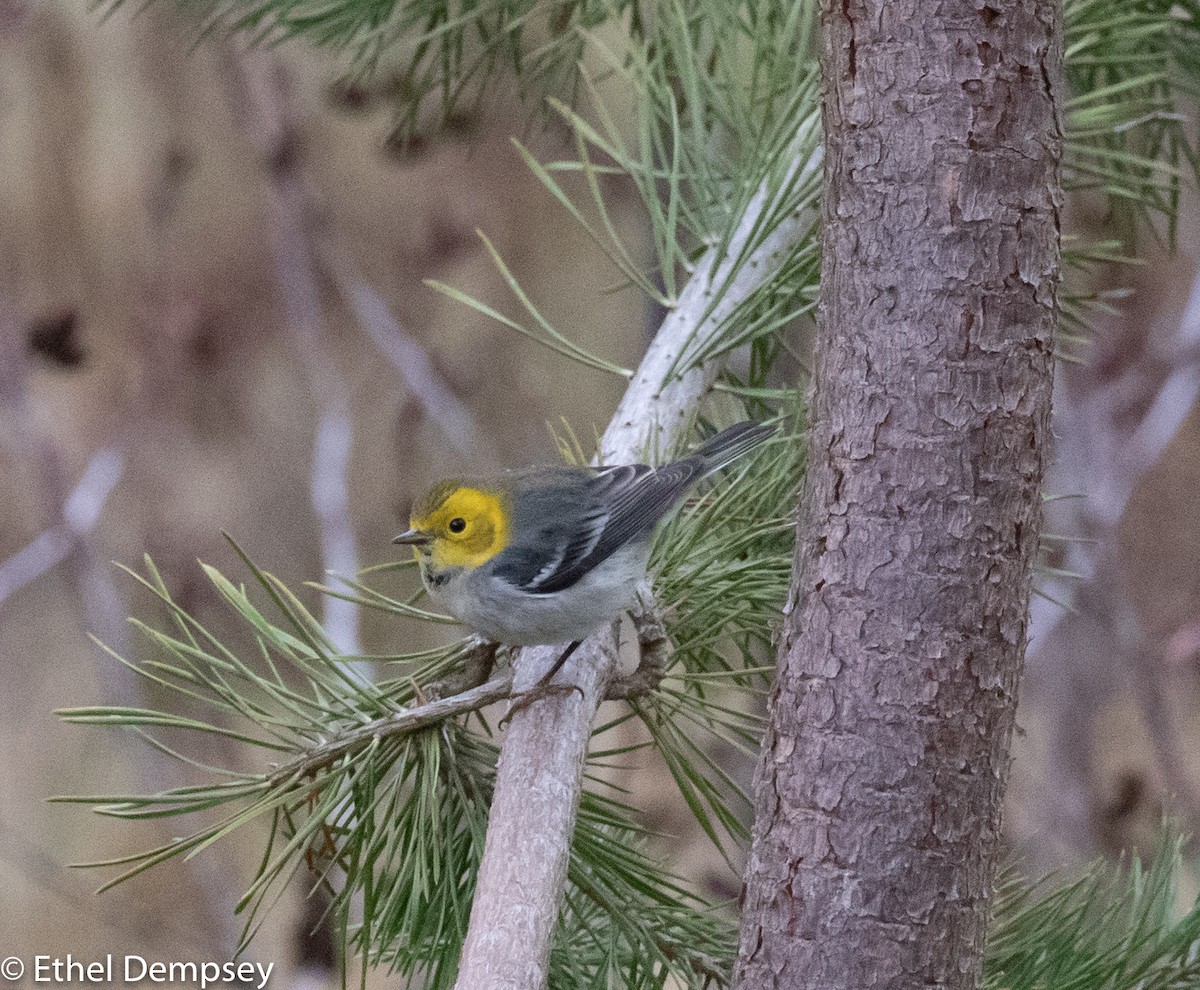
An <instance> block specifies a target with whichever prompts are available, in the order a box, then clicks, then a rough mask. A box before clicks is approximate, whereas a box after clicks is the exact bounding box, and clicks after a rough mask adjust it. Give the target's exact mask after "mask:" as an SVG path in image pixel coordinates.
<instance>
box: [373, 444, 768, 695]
mask: <svg viewBox="0 0 1200 990" xmlns="http://www.w3.org/2000/svg"><path fill="white" fill-rule="evenodd" d="M773 432H774V427H773V426H763V425H759V424H756V423H751V422H745V423H738V424H737V425H736V426H731V427H729V429H727V430H724V431H723V432H721V433H718V434H717V435H716V436H714V437H712V438H711V439H709V440H708V441H707V442H705V443H703V444H702V445H701V446H700V447H699V448H697V449H696V451H695V452H694V453H692V454H691V455H690V456H688V457H685V458H683V459H681V460H678V461H674V462H672V463H670V464H666V465H663V466H662V467H657V468H656V467H650V466H649V465H646V464H623V465H620V466H616V467H604V468H598V469H592V468H578V467H567V466H559V467H534V468H525V469H523V470H517V471H509V472H507V473H505V474H501V475H499V476H497V477H493V478H479V479H470V480H468V479H454V480H450V481H443V482H441V483H440V484H438V485H435V486H434V487H433V488H431V489H430V490H429V491H428V492H426V493H425V494H424V495H423V496H422V497H421V498H419V499H418V500H417V501H416V503H414V505H413V509H412V514H411V517H410V519H409V525H410V527H411V528H409V529H407V530H406V531H405V532H403V533H401V534H400V535H399V536H397V537H396V538H395V539H394V540H393V541H392V542H393V543H401V544H408V545H410V546H412V548H413V553H414V555H415V557H416V559H417V561H418V562H419V563H420V565H421V578H422V580H423V581H424V583H425V587H426V588H427V589H428V591H429V594H430V595H431V596H432V597H433V598H434V599H435V600H437V601H438V602H440V603H441V604H442V605H443V606H444V607H445V608H446V609H447V610H448V611H449V612H450V613H451V614H452V615H454V616H455V617H456V618H458V619H459V620H461V621H462V622H463V623H464V624H465V625H467V626H468V627H469V628H471V629H472V630H474V631H475V632H477V633H479V634H481V635H482V636H485V637H487V638H488V639H491V640H495V641H496V642H498V643H507V644H510V645H513V646H530V645H534V644H539V643H567V642H570V643H572V647H571V648H572V649H573V647H574V645H575V644H577V643H578V642H579V641H580V640H582V639H584V638H586V637H587V636H588V634H589V633H592V632H594V631H595V630H596V629H599V628H600V627H601V626H603V625H605V624H606V623H609V622H611V621H613V620H614V619H617V618H619V617H620V615H621V613H622V612H623V611H624V610H625V609H627V608H629V607H630V606H631V605H633V603H634V598H635V595H636V589H637V585H638V583H639V582H640V581H641V579H642V578H643V576H644V575H645V573H646V564H647V561H648V558H649V555H650V534H651V533H652V531H653V530H654V526H655V524H656V523H657V522H658V521H659V520H660V519H661V518H662V517H663V516H664V515H666V513H667V512H668V511H670V509H671V508H672V506H674V505H675V503H676V502H677V501H678V500H679V498H680V496H681V495H683V493H684V492H685V491H686V490H687V489H688V488H689V487H690V486H691V485H692V484H694V483H695V482H696V481H698V480H699V479H701V478H703V477H705V476H706V475H708V474H711V473H712V472H713V471H716V470H717V469H719V468H721V467H723V466H724V465H726V464H728V463H729V462H730V461H732V460H733V459H734V458H737V457H741V456H742V455H743V454H745V453H746V452H747V451H749V450H751V449H752V448H754V447H756V446H757V445H758V444H760V443H761V442H762V441H763V440H765V439H766V438H767V437H768V436H770V435H771V434H772V433H773ZM566 656H567V654H564V655H563V657H562V658H561V659H560V661H559V663H558V664H556V665H555V669H557V668H558V667H559V666H561V663H562V660H565V659H566ZM552 673H553V671H551V674H552ZM548 676H549V675H548Z"/></svg>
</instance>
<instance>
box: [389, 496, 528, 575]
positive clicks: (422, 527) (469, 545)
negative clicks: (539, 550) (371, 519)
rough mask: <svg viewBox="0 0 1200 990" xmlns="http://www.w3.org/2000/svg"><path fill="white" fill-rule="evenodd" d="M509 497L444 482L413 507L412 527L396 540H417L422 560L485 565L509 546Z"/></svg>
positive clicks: (416, 549) (448, 564)
mask: <svg viewBox="0 0 1200 990" xmlns="http://www.w3.org/2000/svg"><path fill="white" fill-rule="evenodd" d="M509 518H510V513H509V511H508V505H507V498H506V497H505V496H504V495H503V494H501V493H500V492H497V491H488V490H486V489H482V488H472V487H470V486H468V485H464V484H462V483H460V482H457V481H448V482H443V483H442V484H440V485H436V486H434V487H433V488H432V489H430V491H428V492H426V494H425V495H423V496H422V497H421V498H420V499H418V500H417V502H416V503H415V504H414V505H413V511H412V515H411V516H410V517H409V520H408V523H409V527H410V528H409V529H408V530H407V532H404V533H401V534H400V535H399V536H397V537H396V538H395V539H394V540H393V541H392V542H393V543H407V544H411V545H412V548H413V555H414V556H415V557H416V558H417V559H418V560H420V559H421V557H422V556H423V555H429V556H430V558H431V560H430V563H432V565H433V566H434V567H435V568H436V569H438V570H442V569H444V568H447V567H466V568H474V567H480V566H482V565H483V564H486V563H487V562H488V561H489V560H491V559H492V558H493V557H494V556H496V554H498V553H499V552H500V551H501V550H503V549H504V548H505V547H506V546H508V537H509Z"/></svg>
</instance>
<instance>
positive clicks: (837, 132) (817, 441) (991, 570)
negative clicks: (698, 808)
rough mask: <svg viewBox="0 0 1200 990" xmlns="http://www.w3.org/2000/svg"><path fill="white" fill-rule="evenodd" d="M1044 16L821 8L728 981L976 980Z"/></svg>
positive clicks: (1034, 458) (1039, 379)
mask: <svg viewBox="0 0 1200 990" xmlns="http://www.w3.org/2000/svg"><path fill="white" fill-rule="evenodd" d="M1058 6H1059V5H1058V2H1057V0H1017V2H1012V3H1003V4H1001V3H994V2H993V3H991V4H989V3H987V2H986V0H944V2H941V3H937V4H931V3H919V2H914V0H906V2H896V0H873V2H867V3H862V2H859V0H837V2H836V3H828V2H827V3H826V4H825V8H824V11H823V17H824V22H825V29H826V39H825V51H824V55H823V58H824V71H825V78H826V96H825V135H826V199H825V228H824V269H823V272H822V306H821V311H820V318H819V339H818V343H817V351H816V356H815V362H814V363H815V383H816V391H815V395H814V400H813V405H812V434H811V437H810V441H809V444H810V446H809V460H808V464H809V467H808V477H807V481H806V485H805V492H804V494H803V497H802V503H801V523H800V531H799V533H800V539H799V541H798V545H797V555H796V561H795V572H794V573H795V578H794V583H793V595H792V600H791V602H790V603H789V605H788V608H787V613H788V614H787V617H786V621H785V627H784V634H783V638H782V642H781V644H780V653H779V671H778V675H777V682H776V686H775V689H774V693H773V696H772V708H771V715H770V723H769V728H768V732H767V736H766V739H765V742H764V747H763V755H762V760H761V762H760V765H759V771H758V777H757V782H756V784H757V820H756V824H755V831H754V839H753V848H752V851H751V857H750V862H749V864H748V866H747V874H746V876H747V883H746V889H745V901H744V916H743V927H742V943H741V957H740V960H739V965H738V972H737V974H736V978H735V985H736V986H737V987H740V988H747V990H748V988H754V990H762V988H772V987H788V988H799V987H814V988H815V987H819V988H821V990H832V988H838V987H847V988H855V990H861V988H866V987H973V986H975V985H977V982H978V979H979V973H980V964H981V958H982V951H983V940H984V930H985V922H986V919H987V913H988V903H989V896H990V893H991V886H992V881H993V871H994V864H995V858H996V851H997V839H998V835H999V827H1000V803H1001V797H1002V793H1003V788H1004V784H1005V781H1006V779H1007V776H1008V761H1009V756H1008V754H1009V742H1010V737H1011V733H1012V726H1013V719H1014V714H1015V707H1016V687H1017V681H1018V676H1019V673H1020V667H1021V660H1022V655H1023V652H1024V648H1025V640H1026V621H1027V612H1028V606H1029V590H1030V574H1031V567H1032V562H1033V557H1034V552H1035V549H1036V545H1037V538H1038V532H1039V529H1040V525H1041V512H1040V500H1039V490H1040V483H1041V479H1042V470H1043V456H1044V451H1045V447H1046V442H1047V439H1048V423H1049V410H1050V389H1051V375H1052V346H1053V328H1054V321H1055V310H1056V287H1057V277H1058V276H1057V273H1058V263H1059V219H1058V207H1059V203H1060V192H1059V176H1058V162H1059V155H1060V144H1061V136H1060V127H1059V123H1058V118H1057V114H1056V107H1055V98H1056V88H1057V81H1058V78H1059V71H1060V62H1061V41H1060V27H1059V11H1058Z"/></svg>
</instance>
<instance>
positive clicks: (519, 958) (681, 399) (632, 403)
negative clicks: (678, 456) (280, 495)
mask: <svg viewBox="0 0 1200 990" xmlns="http://www.w3.org/2000/svg"><path fill="white" fill-rule="evenodd" d="M812 123H813V119H812V118H809V119H806V120H805V122H804V123H803V124H801V128H806V127H809V126H811V125H812ZM798 137H799V135H798ZM797 146H799V144H797ZM820 161H821V157H820V152H819V151H818V152H817V153H815V154H814V155H812V156H811V157H809V158H807V159H797V160H795V161H794V162H793V164H792V166H791V168H790V170H789V174H788V175H787V177H786V178H785V181H784V182H783V183H782V185H781V186H780V187H775V186H772V185H769V184H767V183H764V184H763V185H762V186H761V187H760V188H759V190H758V192H757V193H756V195H755V196H754V197H753V198H752V199H751V201H750V205H749V208H748V209H747V210H746V212H745V214H744V215H743V216H742V217H741V218H740V220H739V221H738V223H737V226H736V228H735V230H734V233H733V236H732V237H731V238H730V240H729V241H728V243H727V245H726V250H725V251H724V253H723V254H720V255H718V254H717V249H716V248H710V249H709V251H708V252H707V253H706V254H705V255H703V256H702V257H701V259H700V260H699V262H698V263H697V265H696V269H695V275H694V276H693V277H692V279H691V280H690V281H689V282H688V284H687V286H686V287H685V289H684V291H683V293H682V294H681V296H680V300H679V304H678V306H677V307H676V308H675V309H674V310H673V311H672V312H671V313H670V314H669V315H668V316H667V318H666V319H665V320H664V321H663V324H662V326H661V327H660V329H659V331H658V334H657V336H656V337H655V339H654V341H653V342H652V343H651V345H650V348H649V350H648V351H647V353H646V356H645V357H644V359H643V360H642V363H641V365H640V366H639V368H638V371H637V374H636V375H635V376H634V378H633V380H632V381H631V382H630V385H629V387H628V389H627V390H626V392H625V395H624V397H623V398H622V400H621V403H620V405H619V406H618V407H617V411H616V414H615V415H614V416H613V418H612V420H611V422H610V423H609V425H608V429H607V430H606V431H605V433H604V436H603V438H602V440H601V444H600V458H601V459H602V461H603V462H604V463H606V464H620V463H628V462H631V461H635V460H638V459H640V458H642V457H643V456H645V455H646V452H647V451H649V452H651V453H652V454H653V453H655V452H657V453H660V454H662V455H666V454H669V453H670V452H671V451H672V450H673V449H674V448H676V447H677V446H678V444H679V443H680V442H681V441H682V440H683V438H684V437H685V435H686V432H687V430H688V428H689V427H690V425H691V424H692V422H693V420H694V418H695V415H696V412H697V409H698V407H699V405H700V402H701V400H702V399H703V398H704V397H705V395H706V394H707V393H708V392H709V390H710V389H711V387H712V384H713V382H714V381H715V379H716V376H717V374H718V372H719V371H720V368H721V365H722V360H721V358H715V359H713V360H710V361H707V362H704V363H701V364H698V365H695V366H691V367H688V366H687V365H686V363H684V362H681V361H680V356H681V355H685V354H686V353H689V352H690V353H697V352H700V351H702V350H703V349H704V348H705V346H706V345H707V344H708V343H710V342H711V341H712V340H713V339H714V338H715V337H717V336H718V335H719V334H720V333H722V332H723V328H724V326H725V322H726V320H727V319H728V318H729V317H730V316H731V315H733V314H734V313H735V311H736V310H737V309H738V307H739V305H741V304H743V303H745V302H746V301H747V300H748V299H749V298H750V297H751V296H752V295H753V294H754V293H755V292H756V291H757V290H759V289H760V288H761V287H762V286H763V285H764V284H766V283H767V282H769V281H770V280H771V279H772V278H773V277H774V276H775V275H777V274H778V273H779V271H780V270H781V269H782V268H783V266H784V264H785V263H786V262H787V260H788V259H789V257H790V256H791V254H792V252H793V250H794V249H795V248H796V247H797V246H798V245H799V244H800V243H801V241H802V239H803V237H804V236H805V233H806V232H807V230H808V229H809V227H810V220H808V219H807V218H803V217H802V216H801V215H800V214H799V212H798V211H784V212H782V213H781V212H780V210H779V206H780V203H781V201H782V199H783V197H784V196H785V195H786V190H788V189H789V188H792V187H793V186H794V183H795V182H796V181H797V180H798V179H801V178H804V177H807V176H808V175H811V173H812V171H814V170H815V169H817V168H819V167H820ZM764 227H765V228H766V230H765V232H764ZM556 651H557V648H556V647H531V648H528V649H525V650H523V651H521V653H520V654H518V656H517V658H516V659H515V661H514V667H515V677H514V682H513V688H514V691H516V692H518V693H519V692H522V691H526V690H529V689H530V688H531V687H532V686H533V685H534V683H535V682H536V681H537V679H538V678H539V677H540V676H541V673H542V671H544V670H546V669H547V667H548V666H549V665H550V664H551V663H552V662H553V660H554V655H555V653H556ZM616 657H617V651H616V641H615V636H614V634H613V633H612V632H611V631H607V632H602V633H597V634H594V635H593V636H592V637H590V638H589V639H588V640H586V641H585V643H584V645H583V646H582V647H581V648H580V649H578V650H577V651H576V652H575V654H574V656H572V658H571V659H570V660H569V661H568V662H567V664H566V665H565V666H564V668H563V670H562V672H561V673H560V674H559V675H558V680H559V682H561V683H564V684H567V683H569V684H572V685H576V686H577V687H578V688H579V691H577V692H576V691H572V692H570V693H569V694H566V695H563V696H551V697H549V698H546V699H545V700H542V701H539V702H537V703H536V704H533V705H530V706H528V707H526V708H523V709H521V710H519V711H517V712H515V713H514V715H513V717H512V721H511V723H510V726H509V729H508V732H507V735H506V737H505V740H504V744H503V747H502V749H501V753H500V761H499V764H498V767H497V776H496V786H495V792H494V795H493V798H492V807H491V814H490V817H489V819H488V831H487V841H486V845H485V848H484V854H483V862H482V863H481V865H480V869H479V876H478V881H477V886H476V892H475V899H474V902H473V904H472V907H471V920H470V925H469V928H468V931H467V937H466V941H465V943H464V945H463V952H462V957H461V960H460V964H459V975H458V981H457V983H456V990H484V988H487V990H540V988H542V987H544V986H545V985H546V978H547V973H548V969H549V958H550V947H551V944H552V941H553V935H554V925H555V921H556V919H557V915H558V908H559V903H560V898H561V894H562V890H563V885H564V882H565V880H566V874H567V861H568V856H569V853H570V846H571V835H572V832H573V830H574V825H575V816H576V812H577V809H578V807H579V799H580V794H581V790H582V776H583V765H584V758H585V756H586V754H587V747H588V741H589V739H590V735H591V726H592V720H593V719H594V717H595V714H596V709H597V707H598V705H599V703H600V701H601V700H602V699H603V698H604V697H605V693H606V691H607V688H608V685H609V682H610V681H611V680H612V678H613V675H614V672H615V668H616Z"/></svg>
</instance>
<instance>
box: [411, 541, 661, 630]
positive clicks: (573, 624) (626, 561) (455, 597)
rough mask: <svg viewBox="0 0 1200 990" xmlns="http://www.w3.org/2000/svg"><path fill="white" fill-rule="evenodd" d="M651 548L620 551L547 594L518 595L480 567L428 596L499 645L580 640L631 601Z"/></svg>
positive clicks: (641, 545)
mask: <svg viewBox="0 0 1200 990" xmlns="http://www.w3.org/2000/svg"><path fill="white" fill-rule="evenodd" d="M649 553H650V548H649V543H648V542H642V541H639V542H638V543H636V544H630V545H627V546H624V547H622V548H621V549H620V550H618V551H617V552H616V553H614V554H613V555H612V556H611V557H609V558H608V559H607V560H605V561H604V562H603V563H602V564H599V565H598V566H596V567H595V568H593V569H592V570H591V571H589V572H588V573H587V574H585V575H584V576H583V577H582V578H580V579H579V580H578V581H577V582H576V583H575V584H574V585H572V586H571V587H570V588H564V589H563V590H562V591H555V592H553V593H551V594H548V595H531V594H527V593H525V592H522V591H519V590H517V589H516V588H514V587H513V586H512V585H510V584H509V583H508V582H507V581H504V580H502V579H500V578H497V577H494V576H492V575H491V574H490V573H487V572H488V571H489V570H490V569H489V568H486V567H485V568H480V569H479V570H477V571H474V572H472V573H470V574H464V575H463V576H462V577H461V578H460V579H458V580H456V581H452V582H450V583H449V584H447V585H446V586H445V587H443V588H441V589H438V590H437V591H435V592H433V594H434V595H435V597H437V598H439V599H440V600H441V601H442V602H443V603H444V604H445V606H446V608H447V609H449V611H450V612H451V614H453V615H454V616H456V617H457V618H458V619H460V620H462V622H463V623H465V624H466V625H467V626H469V627H470V628H471V629H472V630H473V631H475V632H477V633H479V634H480V635H482V636H486V637H487V638H488V639H492V640H495V641H496V642H499V643H509V644H511V645H513V646H534V645H537V644H544V643H569V642H573V641H575V640H577V639H584V638H585V637H587V636H588V635H589V634H591V633H593V632H595V631H596V630H597V629H599V628H600V627H601V626H604V625H606V624H607V623H609V622H612V621H613V620H614V619H619V618H620V617H621V613H622V612H624V611H625V610H626V609H627V608H629V607H630V606H631V605H633V603H634V599H635V597H636V592H637V586H638V582H639V581H641V579H642V578H643V577H644V576H645V573H646V562H647V559H648V557H649Z"/></svg>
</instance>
